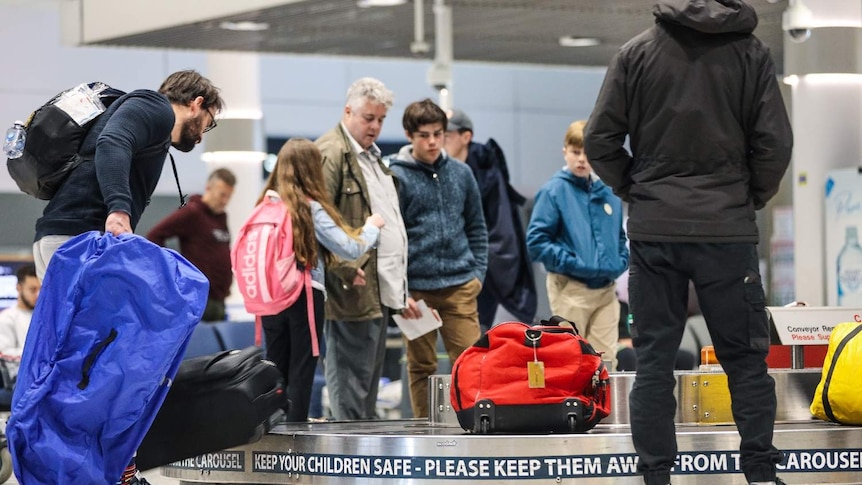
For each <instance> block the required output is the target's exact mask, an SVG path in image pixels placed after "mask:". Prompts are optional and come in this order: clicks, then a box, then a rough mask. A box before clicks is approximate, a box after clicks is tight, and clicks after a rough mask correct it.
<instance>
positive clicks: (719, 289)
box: [585, 0, 793, 485]
mask: <svg viewBox="0 0 862 485" xmlns="http://www.w3.org/2000/svg"><path fill="white" fill-rule="evenodd" d="M653 13H654V15H655V17H656V24H655V25H654V26H653V27H652V28H650V29H649V30H647V31H645V32H643V33H641V34H640V35H638V36H636V37H635V38H633V39H631V40H630V41H629V42H627V43H626V44H625V45H624V46H623V47H622V48H621V49H620V51H619V52H618V53H617V55H616V56H615V57H614V59H613V60H612V61H611V64H610V66H609V68H608V71H607V74H606V78H605V81H604V84H603V86H602V89H601V92H600V93H599V96H598V100H597V102H596V107H595V110H594V112H593V114H592V116H591V118H590V121H589V124H588V125H587V128H586V136H585V148H586V152H587V156H588V157H589V159H590V161H591V162H592V165H593V169H594V170H595V172H596V173H597V174H598V175H599V176H600V177H601V178H602V180H603V181H604V182H605V183H607V184H608V185H610V186H611V187H613V189H614V191H615V192H616V193H617V194H618V195H619V196H620V197H622V198H623V199H624V200H625V201H627V202H628V203H629V221H628V236H629V239H630V240H631V261H630V264H631V272H630V280H629V303H630V305H631V310H632V314H633V319H634V321H633V324H632V328H631V333H632V337H633V342H634V346H635V351H636V353H637V358H638V368H637V375H636V378H635V384H634V387H633V388H632V391H631V394H630V397H629V399H630V404H629V409H632V410H636V411H637V412H632V416H631V426H632V440H633V442H634V446H635V449H636V451H637V453H638V456H639V462H638V470H639V471H640V472H641V473H642V474H643V475H644V481H645V483H647V484H660V485H664V484H667V483H670V469H671V468H672V467H673V465H674V460H675V458H676V453H677V446H676V439H675V434H674V433H675V429H674V413H675V410H676V406H675V401H674V395H673V388H674V384H675V379H674V377H673V365H674V358H675V356H676V351H677V348H678V347H679V343H680V339H681V337H682V334H683V330H684V328H685V316H686V300H687V294H688V281H689V280H691V281H692V282H693V283H694V287H695V290H696V292H697V295H698V299H699V300H700V304H701V307H702V310H703V314H704V317H705V318H706V322H707V325H708V326H709V329H710V334H711V335H712V338H713V344H714V345H715V350H716V354H717V356H718V359H719V361H720V362H721V364H722V366H723V368H724V370H725V372H726V373H727V375H728V384H729V387H730V393H731V397H732V400H733V408H732V409H733V417H734V420H735V421H736V425H737V428H738V430H739V434H740V436H741V444H740V458H741V460H740V467H741V469H742V471H743V472H744V473H745V476H746V479H747V480H748V481H749V482H750V483H765V484H770V483H782V482H781V481H780V480H779V479H778V478H776V476H775V464H776V463H778V462H780V461H781V459H782V453H781V452H780V451H778V450H777V449H776V448H775V447H774V446H773V444H772V438H773V427H774V424H773V423H774V421H775V410H776V398H775V383H774V381H773V379H772V378H771V377H770V376H769V375H768V373H767V366H766V362H765V359H766V355H767V352H768V349H769V325H768V322H767V317H766V309H765V297H764V292H763V286H762V284H761V278H760V273H759V269H758V258H757V250H756V244H757V241H758V232H757V225H756V224H755V211H756V210H757V209H760V208H762V207H763V206H764V205H765V204H766V202H767V201H768V200H769V199H770V198H771V197H772V196H773V195H775V193H776V192H777V191H778V186H779V182H780V180H781V178H782V176H783V174H784V172H785V170H786V169H787V166H788V164H789V161H790V153H791V148H792V144H793V143H792V133H791V128H790V123H789V121H788V118H787V112H786V110H785V107H784V103H783V101H782V99H781V94H780V93H779V89H778V83H777V80H776V77H775V67H774V64H773V61H772V58H771V57H770V54H769V50H768V48H767V47H766V46H765V45H764V44H763V43H761V42H760V40H758V39H757V38H756V37H755V36H754V35H752V32H753V31H754V28H755V27H756V26H757V15H756V13H755V11H754V9H753V8H752V7H751V6H749V5H747V4H746V3H744V2H743V1H741V0H660V1H659V2H658V3H657V4H656V5H655V7H654V9H653ZM626 136H628V137H629V143H630V147H631V155H629V153H628V152H627V151H626V150H625V148H624V147H623V144H624V142H625V138H626Z"/></svg>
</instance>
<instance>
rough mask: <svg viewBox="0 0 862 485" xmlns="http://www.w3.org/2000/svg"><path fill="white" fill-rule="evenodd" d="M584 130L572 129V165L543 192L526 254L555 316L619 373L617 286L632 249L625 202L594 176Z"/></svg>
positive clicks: (568, 155) (567, 153)
mask: <svg viewBox="0 0 862 485" xmlns="http://www.w3.org/2000/svg"><path fill="white" fill-rule="evenodd" d="M585 125H586V122H585V121H576V122H574V123H572V124H571V125H569V128H568V130H566V138H565V144H564V146H563V157H564V158H565V160H566V166H565V167H564V168H563V169H562V170H560V171H559V172H557V173H556V174H555V175H554V176H553V177H552V178H551V180H549V181H548V182H546V183H545V185H543V186H542V188H541V189H539V192H538V193H537V194H536V203H535V205H534V206H533V214H532V217H531V218H530V224H529V226H528V227H527V250H528V251H529V254H530V259H532V260H533V261H534V262H540V263H542V264H543V265H544V266H545V270H547V272H548V276H547V286H548V300H549V302H550V304H551V312H552V313H553V314H555V315H560V316H562V317H564V318H566V319H568V320H570V321H572V322H575V324H577V327H578V331H579V332H580V333H581V335H582V336H583V337H584V338H586V339H587V340H588V341H589V342H590V343H591V344H592V345H593V347H594V348H595V349H596V350H597V351H599V352H603V353H604V355H603V359H604V360H607V361H613V364H612V367H611V369H608V370H613V369H615V368H616V352H617V340H618V339H619V327H618V323H619V317H620V305H619V301H618V300H617V295H616V283H615V280H616V279H617V277H618V276H619V275H621V274H622V273H623V271H625V270H626V267H627V266H628V262H629V250H628V248H627V247H626V235H625V232H624V231H623V210H622V201H620V199H619V197H617V196H615V195H614V194H613V192H612V191H611V189H610V188H609V187H608V186H607V185H605V184H604V183H602V181H601V180H599V179H598V178H596V177H595V176H594V175H593V170H592V167H591V166H590V162H589V160H587V156H586V155H585V154H584V126H585Z"/></svg>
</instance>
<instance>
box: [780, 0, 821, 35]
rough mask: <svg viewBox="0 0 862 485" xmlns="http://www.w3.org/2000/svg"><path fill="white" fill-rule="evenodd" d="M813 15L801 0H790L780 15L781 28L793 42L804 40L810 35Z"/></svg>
mask: <svg viewBox="0 0 862 485" xmlns="http://www.w3.org/2000/svg"><path fill="white" fill-rule="evenodd" d="M813 23H814V15H812V13H811V10H809V9H808V7H806V6H805V5H804V4H803V3H802V0H790V5H789V6H788V7H787V10H785V11H784V14H783V15H782V16H781V29H782V30H784V31H785V32H787V33H788V34H789V35H790V40H792V41H793V42H805V41H806V40H808V38H809V37H811V26H812V24H813Z"/></svg>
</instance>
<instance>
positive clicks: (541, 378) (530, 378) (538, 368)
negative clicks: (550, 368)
mask: <svg viewBox="0 0 862 485" xmlns="http://www.w3.org/2000/svg"><path fill="white" fill-rule="evenodd" d="M540 335H541V334H540ZM527 339H529V340H530V341H531V342H532V343H533V360H532V361H531V362H527V384H528V385H529V387H530V389H544V388H545V363H544V362H542V361H541V360H539V356H538V354H537V352H536V348H537V347H538V345H539V338H531V337H530V336H529V335H527Z"/></svg>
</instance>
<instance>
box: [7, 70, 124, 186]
mask: <svg viewBox="0 0 862 485" xmlns="http://www.w3.org/2000/svg"><path fill="white" fill-rule="evenodd" d="M87 88H89V89H90V90H92V91H91V92H93V93H95V96H97V97H98V99H99V101H101V102H102V104H103V105H104V108H105V109H107V108H108V107H109V106H110V105H111V104H112V103H113V102H114V101H116V100H117V99H118V98H120V97H121V96H123V95H124V94H125V93H124V92H123V91H120V90H118V89H114V88H112V87H110V86H108V85H107V84H104V83H100V82H94V83H89V84H86V85H80V86H75V87H74V88H70V89H67V90H64V91H62V92H61V93H59V94H57V95H56V96H54V97H53V98H51V100H50V101H48V102H47V103H45V104H44V105H42V106H41V107H39V108H38V109H36V111H34V112H33V114H31V115H30V118H28V119H27V122H26V123H25V128H26V130H27V139H26V142H25V144H24V154H23V155H21V157H19V158H10V159H7V161H6V167H7V168H8V169H9V175H11V176H12V179H13V180H15V183H17V184H18V188H19V189H21V191H22V192H24V193H27V194H30V195H32V196H33V197H36V198H37V199H43V200H50V199H51V198H52V197H54V194H55V193H56V192H57V189H58V188H59V187H60V185H62V183H63V181H64V180H65V179H66V177H67V176H68V175H69V173H70V172H71V171H72V170H73V169H74V168H75V167H77V166H78V164H79V163H81V161H82V160H83V158H82V156H81V154H80V153H79V150H80V148H81V143H82V142H83V141H84V138H86V137H87V133H89V131H90V128H92V126H93V124H94V123H95V120H96V119H98V118H99V117H100V116H101V115H102V114H103V113H104V110H103V111H102V112H101V113H98V114H97V115H96V116H95V117H92V118H90V119H86V120H85V121H84V122H83V123H81V124H79V123H78V122H77V121H76V120H75V116H73V115H70V114H69V112H67V111H69V107H68V106H69V103H64V102H62V101H63V100H64V97H67V96H68V95H69V93H73V92H76V91H79V90H81V89H87ZM67 99H68V98H67ZM58 102H59V103H58ZM73 109H74V106H73ZM84 111H86V110H84ZM90 114H92V113H90ZM77 117H78V118H80V115H77ZM86 118H89V116H87V117H86Z"/></svg>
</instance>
